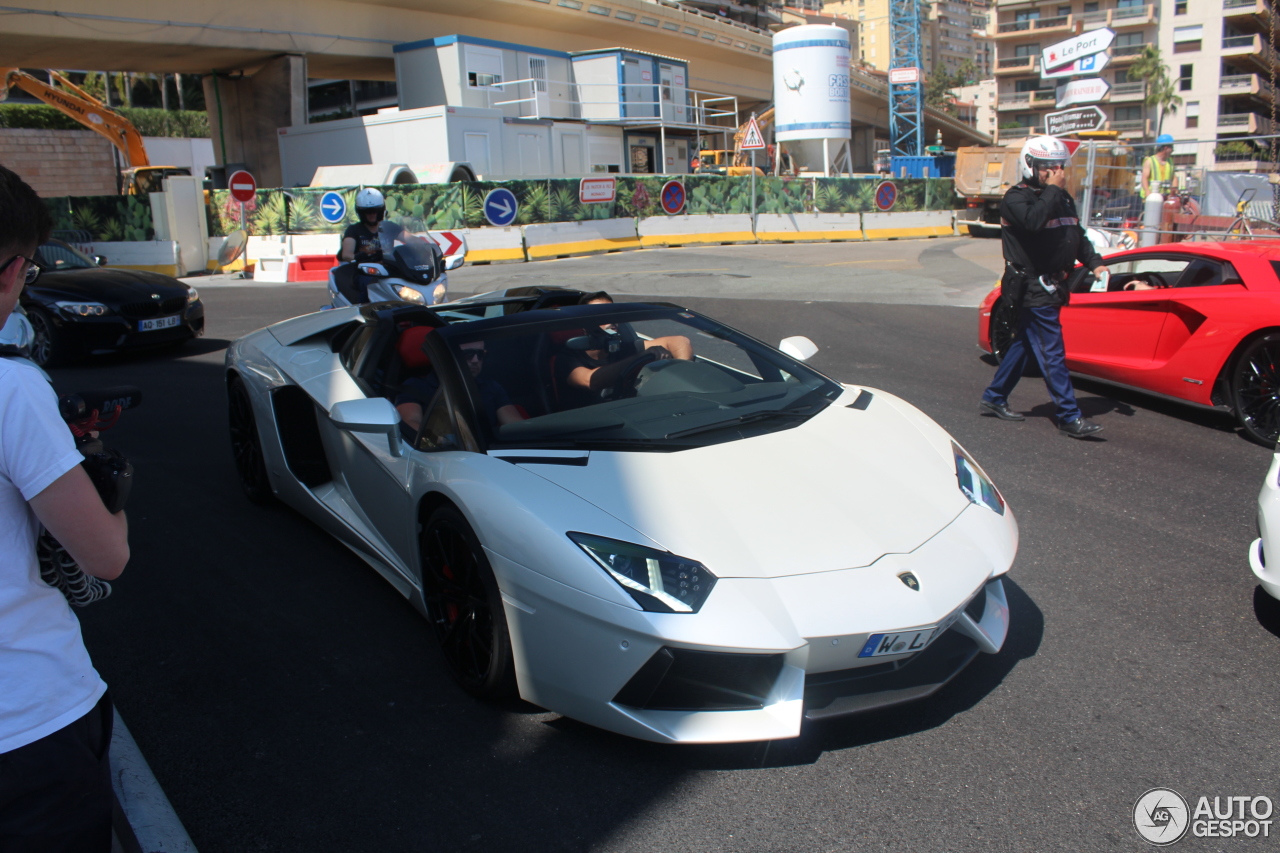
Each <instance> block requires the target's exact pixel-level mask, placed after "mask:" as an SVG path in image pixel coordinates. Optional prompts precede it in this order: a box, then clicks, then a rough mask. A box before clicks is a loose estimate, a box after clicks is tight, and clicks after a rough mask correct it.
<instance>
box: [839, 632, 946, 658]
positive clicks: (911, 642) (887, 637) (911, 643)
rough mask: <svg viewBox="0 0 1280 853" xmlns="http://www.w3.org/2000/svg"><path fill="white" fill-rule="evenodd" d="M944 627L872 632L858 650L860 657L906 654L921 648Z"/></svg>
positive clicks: (931, 640)
mask: <svg viewBox="0 0 1280 853" xmlns="http://www.w3.org/2000/svg"><path fill="white" fill-rule="evenodd" d="M943 630H944V629H943V628H942V626H940V625H934V626H933V627H930V628H913V629H911V630H910V631H899V632H898V633H896V634H872V635H871V636H870V637H868V638H867V642H866V645H864V646H863V647H862V651H860V652H858V657H860V658H878V657H881V656H882V655H908V654H911V653H912V652H918V651H921V650H923V649H924V648H925V647H926V646H928V645H929V644H930V643H931V642H933V638H934V637H936V636H937V635H938V634H941V633H942V631H943Z"/></svg>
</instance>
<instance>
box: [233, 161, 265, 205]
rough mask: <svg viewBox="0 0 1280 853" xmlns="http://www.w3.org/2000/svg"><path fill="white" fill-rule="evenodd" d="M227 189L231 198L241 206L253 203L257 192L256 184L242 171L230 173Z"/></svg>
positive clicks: (251, 177) (251, 176) (250, 176)
mask: <svg viewBox="0 0 1280 853" xmlns="http://www.w3.org/2000/svg"><path fill="white" fill-rule="evenodd" d="M227 187H228V188H229V189H230V190H231V197H232V198H233V199H235V200H236V201H238V202H240V203H241V204H245V203H247V202H251V201H253V197H254V194H255V193H257V192H258V182H257V181H255V180H254V179H253V175H250V174H249V173H248V172H246V171H245V170H244V169H237V170H236V171H234V172H232V173H231V177H229V178H227Z"/></svg>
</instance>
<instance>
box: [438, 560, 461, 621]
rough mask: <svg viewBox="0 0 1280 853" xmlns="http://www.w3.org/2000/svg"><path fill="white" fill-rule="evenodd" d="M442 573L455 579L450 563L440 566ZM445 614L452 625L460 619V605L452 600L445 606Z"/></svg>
mask: <svg viewBox="0 0 1280 853" xmlns="http://www.w3.org/2000/svg"><path fill="white" fill-rule="evenodd" d="M440 574H442V575H444V576H445V577H447V578H448V579H449V580H453V569H451V568H449V564H448V563H445V564H444V565H442V566H441V567H440ZM444 615H445V618H446V619H448V620H449V624H450V625H452V624H453V623H454V622H457V621H458V605H456V604H454V603H453V602H452V601H450V602H449V603H448V604H446V605H445V606H444Z"/></svg>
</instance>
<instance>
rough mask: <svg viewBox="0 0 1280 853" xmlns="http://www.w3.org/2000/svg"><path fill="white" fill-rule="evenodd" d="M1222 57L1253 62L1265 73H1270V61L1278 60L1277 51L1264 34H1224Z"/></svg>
mask: <svg viewBox="0 0 1280 853" xmlns="http://www.w3.org/2000/svg"><path fill="white" fill-rule="evenodd" d="M1222 58H1223V59H1236V60H1244V61H1248V62H1251V63H1252V64H1253V65H1254V66H1256V67H1257V68H1258V69H1259V70H1261V71H1262V72H1263V73H1268V74H1269V73H1270V63H1273V62H1275V61H1276V51H1275V48H1273V47H1272V46H1271V45H1269V44H1267V43H1266V41H1265V40H1264V39H1263V38H1262V36H1260V35H1258V34H1257V33H1254V34H1253V35H1247V36H1223V37H1222Z"/></svg>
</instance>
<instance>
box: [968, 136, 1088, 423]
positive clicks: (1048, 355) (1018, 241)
mask: <svg viewBox="0 0 1280 853" xmlns="http://www.w3.org/2000/svg"><path fill="white" fill-rule="evenodd" d="M1070 156H1071V154H1070V152H1069V151H1068V150H1067V146H1066V145H1065V144H1064V143H1063V142H1062V140H1060V139H1056V138H1054V137H1052V136H1035V137H1032V138H1031V139H1028V140H1027V142H1026V143H1025V144H1024V145H1023V146H1022V151H1021V153H1020V155H1019V157H1018V161H1019V162H1018V165H1019V166H1020V168H1021V172H1022V182H1021V183H1019V184H1018V185H1017V186H1015V187H1012V188H1011V189H1010V190H1009V191H1008V192H1007V193H1005V195H1004V199H1003V200H1002V201H1001V202H1000V217H1001V225H1002V227H1001V236H1002V239H1003V241H1004V260H1005V271H1004V278H1003V280H1002V283H1001V289H1002V291H1003V293H1004V296H1005V298H1007V299H1010V300H1012V301H1013V305H1014V308H1015V310H1016V313H1017V320H1018V326H1017V329H1018V331H1017V334H1016V335H1015V336H1014V339H1013V343H1011V344H1010V345H1009V349H1008V351H1007V352H1006V353H1005V355H1004V359H1003V360H1002V361H1001V362H1000V367H999V368H998V369H997V370H996V375H995V378H994V379H993V380H992V381H991V385H990V386H988V388H987V390H986V391H985V392H983V395H982V403H981V407H982V409H983V412H984V414H985V413H987V412H990V413H991V414H994V415H995V416H996V417H998V418H1000V419H1002V420H1006V421H1021V420H1025V417H1024V416H1023V415H1021V414H1019V413H1018V412H1015V411H1013V410H1011V409H1010V408H1009V392H1011V391H1012V390H1013V387H1014V386H1015V385H1017V384H1018V380H1019V379H1020V378H1021V377H1022V371H1023V368H1025V367H1026V364H1027V358H1028V357H1029V356H1030V355H1031V354H1033V353H1034V355H1035V358H1036V361H1037V362H1038V363H1039V364H1040V370H1041V372H1042V373H1043V374H1044V382H1045V385H1047V386H1049V394H1050V395H1051V396H1052V397H1053V402H1054V403H1055V404H1056V406H1057V419H1058V429H1059V430H1060V431H1061V432H1062V433H1063V434H1065V435H1069V436H1071V437H1072V438H1086V437H1088V436H1091V435H1093V434H1095V433H1097V432H1098V431H1099V430H1101V429H1102V427H1101V425H1099V424H1095V423H1093V422H1092V421H1089V420H1088V419H1086V418H1085V417H1084V416H1083V415H1082V414H1081V412H1080V407H1079V406H1078V405H1077V404H1076V395H1075V391H1074V389H1072V387H1071V374H1070V373H1068V372H1067V362H1066V355H1065V350H1064V348H1063V345H1062V325H1061V323H1059V321H1058V313H1059V311H1061V309H1062V306H1063V305H1065V304H1066V303H1067V300H1068V299H1069V298H1070V292H1069V290H1068V287H1067V281H1066V279H1067V274H1068V271H1069V270H1070V269H1071V268H1072V267H1073V266H1074V265H1075V262H1076V261H1077V260H1079V261H1081V262H1083V263H1084V265H1085V267H1086V268H1087V269H1091V270H1093V272H1094V274H1095V275H1097V276H1099V277H1102V276H1103V275H1106V274H1107V273H1108V270H1107V268H1106V267H1105V266H1104V265H1103V263H1102V258H1101V257H1100V256H1099V255H1098V253H1097V252H1096V251H1095V250H1094V248H1093V245H1092V244H1091V243H1090V242H1089V239H1088V237H1086V236H1085V232H1084V227H1083V226H1082V225H1081V223H1080V219H1079V216H1078V215H1077V213H1076V205H1075V201H1074V200H1073V199H1072V198H1071V194H1070V193H1069V192H1067V190H1066V183H1067V173H1066V166H1067V160H1068V159H1069V158H1070Z"/></svg>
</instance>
